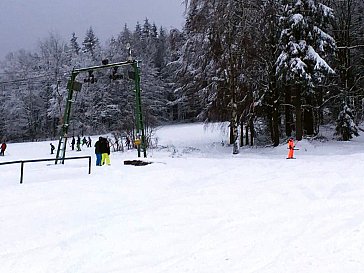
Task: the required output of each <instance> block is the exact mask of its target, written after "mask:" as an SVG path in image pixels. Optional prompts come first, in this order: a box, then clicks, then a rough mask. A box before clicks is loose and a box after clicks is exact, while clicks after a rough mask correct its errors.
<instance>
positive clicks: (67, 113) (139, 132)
mask: <svg viewBox="0 0 364 273" xmlns="http://www.w3.org/2000/svg"><path fill="white" fill-rule="evenodd" d="M139 63H140V62H139V61H136V60H128V61H125V62H118V63H111V64H105V65H100V66H91V67H85V68H79V69H73V70H72V72H71V76H70V80H69V81H68V84H67V89H68V96H67V101H66V107H65V110H64V115H63V122H62V128H61V131H62V132H61V136H60V138H59V142H58V148H57V153H56V161H55V163H56V164H58V163H59V162H60V163H62V164H64V159H65V157H66V148H67V139H68V130H69V126H70V117H71V109H72V103H73V102H74V100H73V93H74V92H79V91H81V87H82V84H81V83H80V82H77V81H76V77H77V76H78V74H80V73H82V72H89V71H96V70H101V69H105V68H112V67H120V66H128V65H130V66H132V67H133V70H134V73H133V78H134V83H135V90H134V91H135V115H136V117H135V119H136V136H137V138H140V139H139V141H138V142H140V144H139V145H137V148H138V157H140V156H141V150H143V155H144V157H147V151H146V147H147V145H146V138H145V131H144V121H143V112H142V103H141V94H140V67H139Z"/></svg>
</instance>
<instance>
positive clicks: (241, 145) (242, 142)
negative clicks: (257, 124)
mask: <svg viewBox="0 0 364 273" xmlns="http://www.w3.org/2000/svg"><path fill="white" fill-rule="evenodd" d="M243 146H244V118H241V119H240V147H243Z"/></svg>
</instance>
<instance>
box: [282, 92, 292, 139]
mask: <svg viewBox="0 0 364 273" xmlns="http://www.w3.org/2000/svg"><path fill="white" fill-rule="evenodd" d="M284 89H285V98H284V102H285V104H286V106H285V110H284V115H285V118H286V119H285V121H286V122H285V126H286V136H287V137H290V136H291V135H292V123H293V115H292V106H291V105H292V101H291V87H290V86H287V85H284Z"/></svg>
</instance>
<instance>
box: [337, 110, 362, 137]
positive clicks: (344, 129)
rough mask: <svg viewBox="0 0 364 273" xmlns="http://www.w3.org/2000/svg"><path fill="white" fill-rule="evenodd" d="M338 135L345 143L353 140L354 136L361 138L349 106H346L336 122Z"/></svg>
mask: <svg viewBox="0 0 364 273" xmlns="http://www.w3.org/2000/svg"><path fill="white" fill-rule="evenodd" d="M336 135H338V136H339V139H340V140H343V141H348V140H350V139H352V138H353V135H354V136H359V133H358V127H357V126H356V125H355V123H354V115H353V112H352V111H351V109H350V108H349V106H348V105H347V104H344V106H343V110H341V112H340V113H339V116H338V118H337V120H336Z"/></svg>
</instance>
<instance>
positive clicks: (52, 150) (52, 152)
mask: <svg viewBox="0 0 364 273" xmlns="http://www.w3.org/2000/svg"><path fill="white" fill-rule="evenodd" d="M49 145H51V155H52V154H54V149H55V148H56V147H54V145H53V144H52V143H50V144H49Z"/></svg>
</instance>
